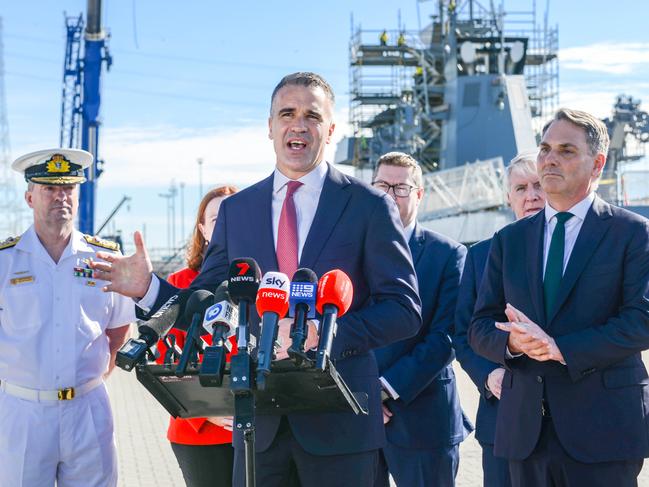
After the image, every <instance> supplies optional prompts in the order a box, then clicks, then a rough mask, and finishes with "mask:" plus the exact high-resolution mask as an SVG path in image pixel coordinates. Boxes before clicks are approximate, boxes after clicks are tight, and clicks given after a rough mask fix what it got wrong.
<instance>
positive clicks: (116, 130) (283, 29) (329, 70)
mask: <svg viewBox="0 0 649 487" xmlns="http://www.w3.org/2000/svg"><path fill="white" fill-rule="evenodd" d="M103 3H104V16H103V21H104V25H105V26H106V27H107V28H108V29H109V31H110V33H111V39H110V43H109V45H110V50H111V53H112V55H113V66H112V68H111V71H110V72H109V73H107V74H105V75H104V77H103V100H102V103H103V104H102V119H103V126H102V133H101V140H100V153H101V156H102V157H103V158H104V159H105V160H106V172H105V173H104V175H103V176H102V177H101V178H100V182H99V196H98V210H97V217H96V218H97V221H98V222H101V221H102V220H103V219H104V217H105V216H106V215H107V214H108V213H109V212H110V210H111V209H112V208H113V207H114V205H115V204H116V203H117V202H118V201H119V200H120V199H121V197H122V195H124V194H126V195H129V196H131V197H132V201H131V203H130V205H129V207H130V210H129V211H126V210H124V211H122V212H120V214H119V215H118V216H117V217H116V219H115V227H116V228H120V229H122V230H123V232H124V234H125V236H126V240H129V235H130V234H131V233H132V232H133V231H134V230H135V229H142V228H144V227H146V234H147V239H148V244H149V246H150V247H160V246H164V245H166V212H165V204H166V203H165V201H164V200H163V199H162V198H161V197H159V196H158V194H159V193H162V192H165V191H166V189H167V188H168V186H169V184H170V181H171V180H172V179H174V180H175V181H176V183H179V182H183V183H185V185H186V186H185V208H186V220H185V228H186V229H189V227H190V225H191V221H192V218H193V213H194V208H195V207H196V204H197V202H198V198H199V192H198V165H197V164H196V159H197V158H199V157H200V158H203V160H204V164H203V188H204V189H205V188H207V187H209V186H211V185H214V184H219V183H226V182H228V183H235V184H238V185H240V186H245V185H247V184H250V183H252V182H254V181H256V180H258V179H260V178H261V177H263V176H265V175H266V174H269V173H270V171H271V169H272V166H273V162H274V157H273V152H272V146H271V144H270V142H269V141H268V139H267V137H266V132H267V131H266V117H267V113H268V104H269V96H270V92H271V91H272V88H273V86H274V85H275V84H276V82H277V81H278V80H279V79H280V78H281V77H282V76H283V75H284V74H286V73H288V72H292V71H296V70H313V71H317V72H319V73H321V74H323V75H324V76H325V77H326V78H327V79H328V80H329V81H330V83H331V84H332V86H333V87H334V90H335V91H336V93H337V96H338V103H337V118H338V122H339V124H338V129H339V134H338V135H339V136H342V135H344V132H345V131H346V129H347V124H346V121H347V120H346V118H347V105H348V96H347V93H348V91H349V88H348V69H347V65H348V58H349V54H348V45H349V37H350V24H351V15H352V14H353V17H354V23H355V24H356V25H358V24H359V23H360V24H361V25H362V26H363V28H366V29H378V30H380V29H383V28H387V29H396V28H397V27H398V24H397V19H398V15H399V10H400V15H401V20H402V24H404V25H405V27H406V28H407V29H416V28H417V26H418V15H417V3H416V2H415V0H409V1H402V2H395V1H387V0H378V1H377V0H374V1H366V0H360V1H339V0H333V1H329V2H302V3H295V2H287V1H285V0H273V1H271V2H268V1H261V0H260V1H245V0H242V1H239V2H217V1H208V0H188V1H186V2H171V1H169V0H157V1H153V0H120V1H114V0H113V1H110V0H104V2H103ZM435 3H436V2H431V1H429V2H423V3H420V4H419V10H420V18H421V23H422V25H425V23H426V18H427V16H428V14H430V13H431V12H432V9H433V7H434V4H435ZM482 3H483V4H487V5H488V3H489V2H488V1H483V2H482ZM494 3H497V2H494ZM536 3H537V11H538V14H539V18H541V16H542V14H543V10H544V9H545V5H546V2H545V1H537V2H536ZM85 4H86V2H85V1H81V0H58V1H56V2H54V1H51V0H38V1H35V0H34V1H30V0H25V1H21V2H4V4H3V6H2V9H1V10H0V15H1V16H2V18H3V27H4V48H5V70H6V73H5V90H6V94H5V96H6V98H7V113H8V119H9V125H10V127H9V130H10V138H11V149H12V155H13V156H18V155H20V154H22V153H24V152H27V151H30V150H36V149H39V148H43V147H45V146H56V145H57V144H58V134H59V118H60V98H61V76H62V59H63V53H64V36H65V33H64V23H63V12H64V11H66V12H67V13H68V14H70V15H72V14H74V15H78V14H79V13H80V12H82V11H84V10H85ZM531 5H532V1H527V0H525V1H523V0H515V1H514V0H511V1H506V2H505V9H506V10H530V9H531ZM648 14H649V3H646V2H638V1H631V0H622V1H619V0H618V1H616V2H610V1H604V0H597V1H588V2H586V1H576V0H575V1H562V2H559V1H554V2H550V9H549V20H550V24H551V25H558V27H559V42H560V79H561V82H560V87H561V103H562V104H563V105H566V106H572V107H575V108H583V109H587V110H590V111H592V112H594V113H595V114H597V115H599V116H606V115H607V114H608V112H609V111H610V107H611V106H612V104H613V101H614V98H615V95H616V94H618V93H622V92H623V93H627V94H630V95H633V96H635V97H638V98H640V99H643V100H644V102H645V105H644V108H645V110H649V34H648V32H649V30H648V29H647V28H646V19H647V18H648V17H649V15H648ZM18 184H19V189H21V190H22V187H23V186H22V183H18ZM177 205H178V207H179V206H180V202H179V201H178V202H177ZM179 219H180V217H179V216H178V217H177V221H179ZM177 234H178V235H180V231H179V230H178V231H177Z"/></svg>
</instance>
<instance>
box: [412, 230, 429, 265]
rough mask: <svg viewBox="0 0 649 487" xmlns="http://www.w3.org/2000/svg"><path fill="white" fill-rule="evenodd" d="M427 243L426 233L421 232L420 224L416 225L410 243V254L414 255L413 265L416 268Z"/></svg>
mask: <svg viewBox="0 0 649 487" xmlns="http://www.w3.org/2000/svg"><path fill="white" fill-rule="evenodd" d="M425 243H426V237H425V236H424V232H423V231H422V230H421V227H420V226H419V223H416V224H415V230H414V231H413V232H412V237H410V241H409V242H408V246H409V247H410V253H411V254H412V263H413V266H415V267H416V266H417V262H418V261H419V258H420V257H421V254H422V251H423V250H424V244H425Z"/></svg>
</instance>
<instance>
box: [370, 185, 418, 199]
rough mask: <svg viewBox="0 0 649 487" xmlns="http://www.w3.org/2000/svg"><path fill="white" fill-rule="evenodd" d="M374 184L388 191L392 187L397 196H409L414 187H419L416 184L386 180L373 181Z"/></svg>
mask: <svg viewBox="0 0 649 487" xmlns="http://www.w3.org/2000/svg"><path fill="white" fill-rule="evenodd" d="M372 186H374V187H375V188H377V189H380V190H382V191H385V192H386V193H389V192H390V189H392V191H393V192H394V195H395V196H396V197H397V198H407V197H408V196H410V193H412V190H413V189H419V188H418V187H416V186H410V185H409V184H403V183H400V184H388V183H386V182H385V181H373V182H372Z"/></svg>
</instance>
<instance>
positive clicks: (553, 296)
mask: <svg viewBox="0 0 649 487" xmlns="http://www.w3.org/2000/svg"><path fill="white" fill-rule="evenodd" d="M555 216H556V218H557V225H556V226H555V227H554V232H552V240H550V250H549V251H548V261H547V262H546V264H545V276H544V277H543V298H544V301H545V319H546V320H547V319H549V318H550V312H551V311H552V308H553V307H554V303H555V301H556V300H557V294H559V285H560V284H561V277H562V276H563V255H564V247H565V245H566V226H565V225H566V222H567V221H568V220H569V219H570V218H572V217H573V216H574V215H573V214H572V213H568V212H567V211H562V212H559V213H557V214H556V215H555Z"/></svg>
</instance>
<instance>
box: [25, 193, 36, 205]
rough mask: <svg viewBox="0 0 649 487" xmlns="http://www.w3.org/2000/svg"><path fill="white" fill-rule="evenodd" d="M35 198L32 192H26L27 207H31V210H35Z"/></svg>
mask: <svg viewBox="0 0 649 487" xmlns="http://www.w3.org/2000/svg"><path fill="white" fill-rule="evenodd" d="M33 196H34V194H33V193H32V192H31V191H30V190H27V191H25V202H26V203H27V206H29V207H30V208H34V206H33V203H32V198H33Z"/></svg>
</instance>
